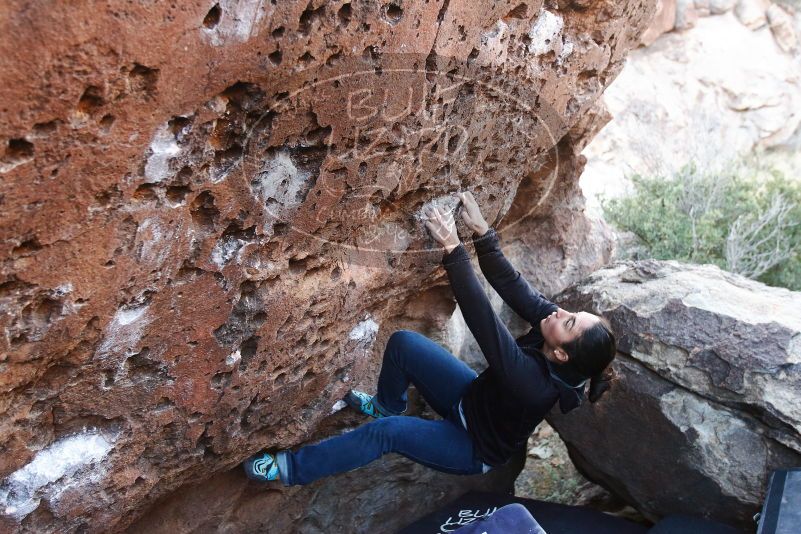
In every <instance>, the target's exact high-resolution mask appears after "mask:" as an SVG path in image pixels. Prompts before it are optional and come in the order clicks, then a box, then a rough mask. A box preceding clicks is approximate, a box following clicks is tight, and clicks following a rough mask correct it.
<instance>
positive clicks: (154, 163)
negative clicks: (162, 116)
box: [145, 124, 181, 183]
mask: <svg viewBox="0 0 801 534" xmlns="http://www.w3.org/2000/svg"><path fill="white" fill-rule="evenodd" d="M180 153H181V147H179V146H178V142H177V141H176V139H175V136H174V135H173V133H172V131H171V130H170V127H169V125H168V124H162V125H161V126H160V127H159V129H158V130H156V134H155V135H154V136H153V140H152V141H151V142H150V156H148V158H147V162H146V163H145V178H146V179H147V181H148V182H149V183H155V182H161V181H162V180H164V178H166V177H167V175H168V174H169V173H170V165H169V164H170V160H171V159H172V158H174V157H175V156H177V155H178V154H180Z"/></svg>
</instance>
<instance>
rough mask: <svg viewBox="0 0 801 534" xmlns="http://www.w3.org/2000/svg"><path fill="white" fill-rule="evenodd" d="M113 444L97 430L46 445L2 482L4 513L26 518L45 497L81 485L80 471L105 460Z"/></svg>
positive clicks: (20, 518)
mask: <svg viewBox="0 0 801 534" xmlns="http://www.w3.org/2000/svg"><path fill="white" fill-rule="evenodd" d="M111 448H112V444H111V443H110V442H109V441H108V440H107V439H106V438H105V437H104V436H103V435H102V434H100V433H98V432H93V431H88V432H82V433H80V434H76V435H74V436H69V437H66V438H63V439H61V440H59V441H56V442H55V443H53V444H51V445H50V446H48V447H45V448H44V449H42V450H41V451H39V452H38V453H36V455H35V456H34V458H33V460H32V461H31V462H30V463H28V464H27V465H26V466H25V467H23V468H21V469H19V470H17V471H15V472H14V473H12V474H11V475H10V476H9V477H8V478H6V479H5V480H4V481H3V484H2V485H0V505H2V507H3V513H4V514H6V515H8V516H11V517H13V518H14V519H16V520H17V521H22V519H24V518H25V517H26V516H27V515H28V514H30V513H31V512H33V511H34V510H35V509H36V508H37V507H38V506H39V503H40V502H41V500H42V499H43V498H47V499H49V498H51V497H52V496H57V495H58V494H60V493H61V491H62V490H64V489H66V488H67V487H74V486H77V485H80V483H81V480H82V478H81V477H78V478H75V477H76V474H77V473H78V471H79V470H80V469H81V468H82V467H84V466H86V465H88V464H91V463H92V462H97V461H99V460H102V459H103V458H104V457H105V456H106V455H107V454H108V452H109V451H110V450H111ZM93 469H94V468H93ZM95 474H96V473H95Z"/></svg>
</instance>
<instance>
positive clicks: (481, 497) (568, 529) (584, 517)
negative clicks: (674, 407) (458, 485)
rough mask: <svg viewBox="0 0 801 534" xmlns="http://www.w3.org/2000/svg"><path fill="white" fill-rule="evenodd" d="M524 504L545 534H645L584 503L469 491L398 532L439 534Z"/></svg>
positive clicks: (402, 533) (642, 527) (636, 525)
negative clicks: (502, 508)
mask: <svg viewBox="0 0 801 534" xmlns="http://www.w3.org/2000/svg"><path fill="white" fill-rule="evenodd" d="M512 503H519V504H522V505H523V506H525V507H526V509H527V510H528V511H529V512H530V513H531V515H532V516H534V518H535V519H536V520H537V522H538V523H539V524H540V525H541V526H542V528H543V529H544V530H545V532H547V533H548V534H576V533H577V532H581V533H586V534H645V533H646V532H648V527H646V526H643V525H640V524H638V523H634V522H632V521H627V520H625V519H621V518H619V517H614V516H611V515H609V514H605V513H603V512H599V511H597V510H593V509H592V508H587V507H585V506H569V505H566V504H556V503H550V502H545V501H537V500H534V499H524V498H520V497H515V496H513V495H504V494H501V493H489V492H483V491H471V492H469V493H466V494H465V495H462V496H461V497H459V498H458V499H456V500H454V501H453V502H451V503H449V504H447V505H446V506H444V507H443V508H442V509H440V510H437V511H436V512H433V513H431V514H429V515H427V516H425V517H424V518H422V519H420V520H419V521H415V522H414V523H412V524H411V525H408V526H406V527H404V528H403V529H401V530H399V531H398V534H443V533H447V532H453V531H455V530H456V529H458V528H460V527H462V526H464V525H467V524H469V523H471V522H474V521H476V520H478V519H479V518H481V517H484V516H486V515H488V514H491V513H492V512H494V511H495V510H497V509H498V508H501V507H503V506H506V505H507V504H512Z"/></svg>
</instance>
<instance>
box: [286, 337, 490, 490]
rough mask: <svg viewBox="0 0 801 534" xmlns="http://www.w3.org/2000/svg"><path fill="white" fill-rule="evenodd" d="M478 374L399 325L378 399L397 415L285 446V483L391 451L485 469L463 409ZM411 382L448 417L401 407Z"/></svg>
mask: <svg viewBox="0 0 801 534" xmlns="http://www.w3.org/2000/svg"><path fill="white" fill-rule="evenodd" d="M476 376H478V375H477V374H476V372H475V371H473V370H472V369H471V368H470V367H468V366H467V364H465V363H464V362H462V361H461V360H459V359H457V358H456V357H455V356H453V355H452V354H451V353H450V352H448V351H447V350H445V349H444V348H442V347H441V346H440V345H438V344H437V343H435V342H434V341H432V340H430V339H428V338H427V337H426V336H424V335H422V334H419V333H417V332H413V331H410V330H398V331H397V332H394V333H393V334H392V335H391V336H390V338H389V341H388V342H387V346H386V348H385V350H384V359H383V362H382V365H381V373H380V374H379V377H378V389H377V392H376V395H375V398H374V399H373V402H374V403H375V404H376V405H377V408H378V409H379V410H380V411H381V412H383V413H385V414H391V415H389V416H387V417H382V418H378V419H375V420H373V421H370V422H369V423H366V424H364V425H362V426H360V427H358V428H356V429H354V430H351V431H349V432H345V433H343V434H341V435H339V436H334V437H331V438H328V439H325V440H323V441H321V442H319V443H317V444H315V445H307V446H305V447H302V448H301V449H299V450H298V451H297V452H292V451H289V450H285V451H279V452H278V453H277V463H278V468H279V470H280V473H281V480H282V481H283V483H284V485H285V486H292V485H302V484H309V483H310V482H313V481H315V480H317V479H319V478H322V477H325V476H329V475H333V474H336V473H343V472H345V471H351V470H353V469H356V468H358V467H361V466H363V465H366V464H368V463H370V462H372V461H373V460H376V459H378V458H380V457H381V456H382V455H384V454H386V453H389V452H395V453H398V454H401V455H403V456H405V457H406V458H408V459H410V460H413V461H415V462H417V463H419V464H422V465H425V466H427V467H430V468H432V469H436V470H437V471H442V472H445V473H451V474H459V475H473V474H478V473H482V472H486V471H487V470H488V469H489V466H485V465H484V463H483V462H482V460H481V458H480V457H479V456H478V454H477V451H476V449H475V447H474V445H473V440H472V438H471V437H470V435H469V434H468V433H467V430H465V427H464V426H463V425H462V421H461V420H460V417H459V410H458V405H459V401H460V400H461V398H462V395H463V394H464V393H465V391H466V390H467V386H468V385H469V384H470V382H472V381H473V379H475V378H476ZM409 382H411V383H412V384H414V386H415V387H416V388H417V390H418V391H419V392H420V394H421V395H422V396H423V398H424V399H425V400H426V402H428V404H429V405H430V406H431V408H433V409H434V411H436V412H437V413H438V414H439V415H440V416H442V417H443V419H437V420H433V421H432V420H429V419H422V418H419V417H411V416H404V415H401V414H403V413H404V412H405V411H406V403H407V400H408V398H407V396H406V390H407V388H408V387H409Z"/></svg>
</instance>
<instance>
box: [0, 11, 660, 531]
mask: <svg viewBox="0 0 801 534" xmlns="http://www.w3.org/2000/svg"><path fill="white" fill-rule="evenodd" d="M653 7H654V6H653V2H652V1H650V0H608V1H604V2H592V3H587V4H581V3H574V2H556V3H548V4H547V6H545V7H543V3H542V2H532V3H528V4H520V3H518V2H497V3H484V4H475V3H472V2H467V1H455V0H453V1H450V2H447V1H445V2H428V3H424V2H413V3H403V4H402V5H401V4H400V3H393V4H386V5H383V6H382V5H379V4H371V3H367V4H361V3H353V4H351V3H337V4H331V3H327V2H320V1H313V2H311V3H309V2H282V3H280V6H276V5H273V4H271V3H262V2H253V1H245V0H239V1H236V0H228V1H221V2H219V3H218V4H213V5H209V3H203V4H198V3H172V4H170V3H155V4H147V5H140V4H125V5H124V6H116V5H113V6H105V7H95V6H93V7H92V8H91V9H90V8H76V7H75V6H72V5H66V4H65V5H61V6H51V5H47V6H45V5H38V4H32V5H31V4H27V3H24V2H21V1H20V2H12V3H11V4H9V5H7V6H5V10H4V13H5V14H6V16H4V17H3V18H2V21H0V27H1V28H2V30H3V32H2V35H3V36H4V37H3V38H2V39H0V47H2V54H3V57H4V58H6V61H5V63H4V68H3V71H2V74H0V76H2V84H0V101H2V102H3V104H4V107H5V108H6V109H5V111H4V113H3V120H2V123H0V141H2V144H3V154H2V158H1V159H0V173H2V175H3V179H2V182H0V199H1V200H0V202H2V206H3V209H2V215H0V217H2V225H0V228H1V230H0V236H2V239H1V240H0V243H1V245H0V261H2V279H0V302H2V309H3V314H2V316H0V328H2V329H3V331H4V333H5V336H4V337H3V338H2V339H0V354H2V356H0V370H1V371H2V373H1V374H0V405H2V407H3V411H4V418H3V419H2V421H1V422H0V436H2V438H0V446H2V447H3V451H4V453H3V455H2V457H0V479H1V480H2V481H3V482H2V486H1V487H2V491H3V493H0V497H2V499H3V502H4V504H8V503H12V502H18V503H22V504H25V505H24V506H23V508H25V510H26V512H27V513H22V512H17V513H16V515H14V514H10V513H6V514H4V515H0V525H2V528H4V529H9V530H15V529H16V530H21V531H36V532H52V531H72V530H80V529H84V530H89V531H113V530H121V529H124V528H126V527H127V526H129V525H131V524H132V523H133V522H134V521H135V520H136V519H137V518H140V517H142V516H144V515H147V513H148V512H147V511H148V509H149V508H150V507H151V506H153V505H154V504H155V503H159V504H158V505H156V508H152V509H151V512H150V513H151V514H156V515H157V516H158V517H170V513H171V512H170V511H171V510H174V512H175V514H176V517H178V516H180V514H181V513H183V511H184V510H189V509H192V510H193V512H192V513H196V514H198V515H197V517H196V518H194V519H195V520H194V522H193V523H192V525H196V526H194V527H191V528H196V529H199V530H203V529H204V528H206V527H208V525H210V524H212V522H214V521H215V520H217V518H218V516H216V515H215V514H217V513H218V512H217V511H218V510H219V508H213V507H209V506H205V507H204V506H199V507H198V506H195V507H192V506H191V503H192V500H193V499H195V498H197V500H198V502H199V503H202V502H203V497H202V496H198V495H199V494H198V493H196V492H195V491H194V490H191V491H190V490H189V487H191V486H192V485H197V484H199V483H202V484H206V485H208V486H209V487H211V488H227V489H228V490H230V491H228V492H224V494H225V495H226V496H230V499H222V501H223V502H225V504H226V505H227V506H228V508H227V509H229V510H232V513H234V512H233V510H236V511H237V512H236V513H240V512H241V514H243V515H241V516H240V515H237V516H235V517H237V518H238V519H237V521H236V522H234V523H233V524H234V526H232V527H231V528H236V526H235V525H236V524H239V525H252V524H256V523H255V521H257V519H255V518H256V517H257V516H258V517H259V518H261V519H259V520H261V521H263V520H264V519H263V518H264V516H265V515H266V516H271V515H276V514H278V515H280V514H285V515H282V519H281V524H282V525H289V524H292V523H293V521H295V522H299V521H302V519H301V518H300V516H299V515H296V516H292V515H291V513H297V514H311V513H312V512H311V511H310V510H309V509H307V508H305V507H304V505H302V504H297V503H305V502H309V501H310V500H311V496H312V495H314V493H315V492H316V491H318V490H319V488H321V487H328V486H326V485H327V484H333V482H331V481H320V483H319V484H318V485H317V486H313V487H309V488H301V489H297V488H295V489H293V490H292V491H285V490H283V489H281V490H278V491H272V490H271V489H270V490H261V489H258V488H254V487H253V486H249V485H247V482H246V481H245V480H244V478H242V477H236V476H235V471H231V470H232V469H234V468H235V467H236V466H237V465H238V464H239V463H240V462H241V461H242V460H243V459H244V458H246V457H247V456H249V455H250V454H252V453H253V452H255V451H257V450H259V449H261V448H263V447H271V448H282V447H290V446H297V445H301V444H303V443H304V442H307V441H309V440H310V439H312V437H313V436H319V435H320V434H319V431H320V430H321V429H323V428H325V429H327V430H328V431H329V433H330V432H331V431H333V430H335V429H337V428H339V427H337V425H336V424H333V426H326V425H327V423H326V421H328V420H330V419H333V420H335V421H338V419H336V418H337V417H339V414H338V413H335V414H333V415H331V414H330V412H331V410H332V407H333V406H334V405H335V404H336V401H337V400H339V399H340V398H341V397H342V396H343V395H344V393H345V392H346V391H347V390H348V389H349V388H350V387H352V386H353V385H354V384H355V383H362V382H364V383H365V384H374V383H375V378H376V373H377V367H378V365H379V364H380V354H381V352H382V350H383V347H384V343H385V342H386V339H387V338H388V336H389V335H390V334H391V333H392V332H393V331H394V330H395V329H398V328H414V329H416V330H418V331H420V332H423V333H426V334H429V335H432V336H434V335H435V334H436V333H437V332H438V331H441V329H444V327H445V324H446V322H447V320H448V318H449V317H450V315H451V313H452V311H453V301H452V296H451V294H450V291H449V289H448V287H447V284H446V278H445V276H444V272H443V271H442V270H441V269H439V268H438V264H439V262H440V260H441V256H442V251H441V249H440V248H438V247H434V246H433V245H434V243H433V242H432V240H431V238H430V237H429V236H428V235H427V233H426V231H425V228H424V227H423V225H422V224H420V221H418V220H416V219H415V217H414V214H415V213H419V209H420V207H421V206H422V205H423V204H424V203H425V202H429V201H431V200H434V199H442V198H445V197H446V195H448V194H449V193H451V192H453V191H455V190H457V189H460V188H462V189H470V190H472V191H473V193H474V195H475V196H476V198H477V199H478V201H479V203H480V204H481V206H482V210H483V211H484V213H485V214H486V215H487V218H488V219H489V220H491V221H493V222H497V223H501V222H503V223H504V224H505V225H506V230H504V232H507V234H508V237H506V238H505V239H506V240H507V241H506V243H507V245H508V246H510V247H513V246H520V247H524V250H526V252H527V253H528V254H532V255H534V257H537V256H540V255H541V254H540V251H541V247H544V249H545V250H547V251H548V254H552V255H553V256H554V257H553V258H552V260H550V264H551V265H568V266H570V265H573V266H575V268H574V270H573V271H572V272H573V273H575V274H576V275H577V274H580V273H582V272H583V270H584V269H586V268H588V267H589V263H588V262H589V261H597V260H596V259H593V258H595V257H597V255H598V254H603V249H604V246H605V245H603V244H601V245H598V252H590V253H587V254H586V257H587V258H588V259H586V260H585V259H582V258H581V255H582V254H585V253H584V252H579V251H578V250H577V249H576V247H579V246H581V243H583V242H584V241H583V240H584V239H585V237H583V236H582V235H580V233H581V231H582V229H583V228H586V227H587V225H588V224H589V223H587V222H586V221H584V219H583V213H582V206H581V201H580V199H577V198H576V195H577V191H578V190H577V188H576V184H575V182H576V180H577V174H576V173H577V172H578V171H579V170H580V168H581V165H582V164H583V160H582V159H581V158H580V157H579V156H578V152H577V150H576V149H577V148H578V147H583V146H584V145H585V144H586V142H587V141H588V139H586V138H585V137H583V136H585V135H586V134H588V133H590V132H593V131H597V130H593V128H592V125H591V124H588V123H593V122H595V123H597V122H598V120H597V119H594V118H593V117H595V116H597V114H598V108H597V104H596V103H597V99H598V97H599V95H600V94H601V92H602V91H603V89H604V88H605V87H606V86H607V85H608V84H609V83H610V82H611V80H612V79H614V77H615V76H616V75H617V74H618V73H619V72H620V70H621V68H622V66H623V62H624V59H625V56H626V54H627V52H628V50H629V49H630V48H631V47H632V46H634V45H635V44H636V43H637V42H638V40H639V35H640V33H641V32H642V30H643V28H644V26H645V24H646V21H647V20H648V19H649V18H650V16H651V14H652V10H653ZM560 21H561V22H560ZM546 23H547V24H546ZM546 30H547V31H546ZM548 41H550V42H548ZM460 80H461V81H460ZM461 82H464V83H461ZM410 102H411V104H412V105H409V106H406V104H408V103H410ZM414 104H417V105H414ZM582 132H584V133H582ZM560 157H561V159H560ZM522 192H525V195H522V194H520V193H522ZM553 210H557V211H558V212H559V213H557V212H556V211H553ZM542 221H552V222H550V224H552V225H553V227H552V228H551V229H550V230H548V231H546V230H545V229H544V228H543V226H544V225H543V224H542ZM460 229H461V231H462V235H466V234H467V232H466V231H465V229H464V228H463V227H461V224H460ZM571 239H572V240H573V241H570V240H571ZM515 243H518V245H515ZM528 254H527V255H528ZM559 254H564V256H563V257H557V255H559ZM541 276H542V278H543V279H542V280H540V281H539V282H541V285H542V286H544V287H552V288H558V289H560V288H561V286H562V285H563V284H564V283H566V282H567V281H572V279H571V277H572V276H574V275H573V274H570V271H569V273H568V274H562V275H558V273H551V275H549V274H548V273H542V274H541ZM549 284H550V286H549ZM374 325H375V326H374ZM376 326H377V327H378V330H377V331H376V328H375V327H376ZM354 329H355V330H354ZM438 329H440V330H438ZM350 334H353V335H350ZM84 434H85V435H89V436H101V437H102V439H103V440H104V443H107V444H109V445H110V449H109V450H107V451H104V454H102V455H97V456H95V455H92V456H91V458H92V460H91V462H90V463H87V464H82V463H69V465H70V466H71V467H70V468H69V469H66V470H65V471H64V475H63V476H62V477H61V478H60V480H59V481H57V483H52V484H51V483H48V484H44V485H42V486H38V485H37V484H38V482H36V483H32V484H29V485H28V486H26V488H27V489H25V491H28V493H29V494H26V495H23V494H22V493H20V491H22V490H20V489H14V488H12V482H13V481H15V480H18V479H19V476H21V475H19V476H17V475H15V474H19V473H25V472H27V471H25V469H26V466H30V465H32V462H34V463H35V462H36V458H37V457H40V456H37V454H46V453H45V452H43V451H48V450H61V449H59V444H60V443H64V440H67V439H71V438H72V437H73V436H80V435H84ZM53 447H55V449H53ZM93 450H94V449H93ZM382 465H385V466H387V465H388V466H393V469H394V467H395V466H398V465H400V466H405V467H402V468H401V469H400V470H401V471H403V469H405V470H406V472H407V473H413V474H412V475H408V474H407V475H405V476H407V477H411V479H412V480H414V478H415V477H421V479H422V478H423V475H421V470H420V469H418V468H416V467H415V468H411V467H409V466H410V463H409V462H407V461H406V460H397V459H396V460H387V462H386V463H384V464H382ZM73 467H74V469H73ZM371 469H374V470H373V471H368V472H379V473H380V472H381V468H380V467H376V468H371ZM393 469H388V471H389V472H393ZM15 476H16V477H17V478H15ZM382 476H383V475H382ZM398 476H399V477H401V476H402V475H398ZM425 476H426V477H428V478H426V480H427V481H428V482H426V484H421V485H419V487H418V489H417V490H416V491H419V493H417V494H416V495H417V497H415V493H414V492H415V490H413V489H409V490H408V491H409V498H408V499H407V500H405V501H404V502H406V503H409V507H411V506H412V504H411V503H413V502H415V501H422V502H417V505H418V507H417V508H415V509H414V510H412V509H410V508H407V509H405V510H404V514H395V515H394V516H391V515H387V516H382V517H390V519H392V520H394V521H397V522H398V524H399V523H400V522H401V521H404V522H405V521H406V520H407V519H408V520H410V519H412V517H411V515H413V514H414V513H417V512H419V513H420V514H423V513H425V512H426V511H428V510H429V509H430V507H431V506H436V505H437V503H439V502H440V501H438V500H437V499H433V498H430V494H431V492H432V491H434V489H433V488H443V489H442V491H441V492H440V493H438V495H439V496H440V498H442V499H444V498H447V497H449V496H450V495H453V494H454V492H456V491H458V487H459V485H458V484H455V483H454V482H453V481H452V479H449V478H448V477H445V476H444V475H443V476H440V475H439V474H431V473H427V474H426V475H425ZM499 477H500V479H501V480H499V481H497V482H496V484H497V486H495V487H499V488H500V487H503V486H504V484H510V482H511V479H512V478H513V474H511V473H505V474H503V473H502V474H500V475H499ZM504 477H506V478H505V479H504ZM357 478H358V477H357V476H355V475H354V476H353V477H352V478H349V479H348V480H353V479H357ZM394 480H395V479H389V480H384V479H383V478H382V480H381V484H382V486H381V488H379V489H378V490H377V491H379V492H383V494H384V495H391V494H392V487H393V484H394ZM465 485H467V482H465ZM408 486H409V487H410V488H411V487H412V486H413V485H412V484H408ZM348 487H350V488H351V489H348ZM244 488H247V489H244ZM382 488H383V489H382ZM337 489H338V493H337V497H338V498H339V499H341V501H340V502H352V503H354V504H353V507H352V508H350V509H347V508H343V509H341V510H339V511H340V512H341V513H343V514H347V512H348V510H351V511H355V510H357V509H358V508H361V505H360V504H358V500H357V495H358V494H359V493H360V492H361V491H364V485H360V484H358V483H355V482H354V483H352V484H351V485H350V486H344V487H342V488H339V487H338V488H337ZM12 490H13V492H12ZM221 491H222V490H221ZM436 491H440V490H439V489H437V490H436ZM242 492H244V493H242ZM12 493H13V494H12ZM240 495H241V499H240V498H239V497H237V496H240ZM422 496H425V499H423V497H422ZM14 499H16V500H14ZM36 500H38V505H37V507H36V508H33V509H30V510H29V508H31V506H30V505H29V504H26V503H28V502H29V501H31V502H34V501H36ZM291 503H296V505H295V507H293V506H291ZM196 504H197V503H196ZM240 504H241V507H240ZM333 506H334V505H333V503H331V504H330V507H329V508H325V507H323V506H321V509H327V510H332V509H333ZM4 509H5V508H4ZM18 510H19V507H18ZM292 510H294V511H295V512H291V511H292ZM315 513H316V512H315ZM331 513H333V512H331ZM248 514H249V515H248ZM246 516H247V517H246ZM232 517H234V516H232ZM354 517H356V516H354ZM390 519H387V521H389V520H390ZM251 521H253V522H251ZM321 521H322V520H321ZM326 521H327V520H326ZM343 521H344V520H343ZM163 524H164V525H173V524H174V523H171V522H170V521H167V520H166V519H165V521H164V522H163ZM321 524H324V525H325V524H332V525H337V526H338V525H342V524H344V523H336V522H333V523H326V522H325V521H322V523H321ZM385 526H386V525H385ZM170 528H172V527H170ZM188 528H190V527H188ZM287 528H288V527H287ZM337 528H338V527H337ZM388 528H389V527H388ZM173 530H174V529H173Z"/></svg>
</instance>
